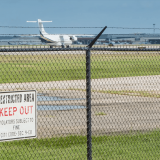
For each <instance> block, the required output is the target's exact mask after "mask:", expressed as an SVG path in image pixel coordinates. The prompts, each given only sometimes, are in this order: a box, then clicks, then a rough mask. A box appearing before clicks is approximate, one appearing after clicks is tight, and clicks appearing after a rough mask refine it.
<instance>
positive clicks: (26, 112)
mask: <svg viewBox="0 0 160 160" xmlns="http://www.w3.org/2000/svg"><path fill="white" fill-rule="evenodd" d="M26 110H27V107H26V106H25V114H28V113H29V106H28V111H26Z"/></svg>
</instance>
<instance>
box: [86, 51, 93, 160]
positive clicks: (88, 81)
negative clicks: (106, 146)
mask: <svg viewBox="0 0 160 160" xmlns="http://www.w3.org/2000/svg"><path fill="white" fill-rule="evenodd" d="M90 58H91V57H90V49H87V50H86V107H87V159H88V160H91V159H92V137H91V67H90V66H91V61H90Z"/></svg>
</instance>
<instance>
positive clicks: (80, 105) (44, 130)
mask: <svg viewBox="0 0 160 160" xmlns="http://www.w3.org/2000/svg"><path fill="white" fill-rule="evenodd" d="M159 73H160V48H159V46H158V47H157V46H156V47H145V48H138V47H137V46H136V47H134V46H133V47H132V46H129V47H102V46H101V48H100V47H97V46H94V47H93V48H92V49H87V48H85V47H82V48H77V47H76V48H75V47H71V48H49V47H40V46H38V47H37V46H36V47H35V46H33V47H31V46H30V47H21V48H20V47H19V48H17V47H12V48H11V47H10V48H7V47H4V48H1V49H0V91H1V93H0V94H1V95H0V102H1V103H0V128H1V129H0V140H1V141H0V157H1V159H6V160H8V159H34V160H35V159H38V160H39V159H45V160H47V159H68V160H71V159H77V160H79V159H98V160H99V159H159V157H160V151H159V150H160V145H159V144H160V129H159V128H160V108H159V107H160V99H159V98H160V75H159ZM33 90H36V92H37V96H36V98H37V108H36V112H37V115H36V119H34V123H35V122H36V137H34V138H33V137H32V138H30V137H28V132H27V131H28V130H27V127H28V126H29V125H31V124H32V123H31V122H30V121H27V120H24V119H23V117H16V116H13V112H12V110H10V109H9V108H7V107H10V106H9V105H8V106H7V105H6V106H5V105H4V103H3V100H4V99H3V95H4V93H6V92H7V93H10V92H14V91H33ZM6 101H7V100H6ZM5 108H6V109H5ZM9 115H12V116H9ZM15 115H16V114H15ZM17 119H21V121H16V120H17ZM8 120H12V122H13V121H14V123H11V122H10V123H9V122H8ZM18 125H19V128H17V129H16V130H14V131H11V130H7V127H11V128H14V127H13V126H18ZM22 126H23V127H26V129H24V130H25V131H26V132H25V131H24V132H22V134H23V135H21V136H19V133H21V132H20V131H21V127H22ZM4 136H5V138H4ZM18 136H19V137H20V139H18V140H15V139H16V138H13V137H17V138H18ZM91 136H92V137H91ZM91 138H92V139H91Z"/></svg>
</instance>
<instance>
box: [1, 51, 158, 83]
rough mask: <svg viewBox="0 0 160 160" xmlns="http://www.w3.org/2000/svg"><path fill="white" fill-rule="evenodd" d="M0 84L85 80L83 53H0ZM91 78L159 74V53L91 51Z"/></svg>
mask: <svg viewBox="0 0 160 160" xmlns="http://www.w3.org/2000/svg"><path fill="white" fill-rule="evenodd" d="M0 62H1V63H0V70H1V72H0V77H1V78H0V83H11V82H37V81H39V82H42V81H60V80H78V79H85V75H86V73H85V68H86V67H85V65H86V62H85V55H84V54H81V55H80V54H65V55H62V54H52V55H51V54H50V55H44V54H39V55H34V54H33V55H1V56H0ZM91 69H92V71H91V77H92V79H97V78H111V77H129V76H144V75H159V73H160V56H159V54H158V53H157V52H156V53H150V54H149V53H145V54H133V55H131V54H130V55H129V54H128V55H126V54H122V53H121V54H116V55H113V54H112V55H107V54H93V55H92V56H91Z"/></svg>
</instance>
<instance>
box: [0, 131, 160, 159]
mask: <svg viewBox="0 0 160 160" xmlns="http://www.w3.org/2000/svg"><path fill="white" fill-rule="evenodd" d="M86 143H87V139H86V136H68V137H58V138H48V139H30V140H19V141H11V142H0V157H1V159H3V160H18V159H26V160H41V159H42V160H47V159H57V160H59V159H61V160H79V159H87V145H86ZM92 157H93V160H100V159H108V160H112V159H123V160H130V159H139V160H143V159H144V160H146V159H147V160H149V159H159V157H160V131H158V130H157V131H152V132H149V133H130V134H126V135H112V136H97V137H96V136H93V137H92Z"/></svg>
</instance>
